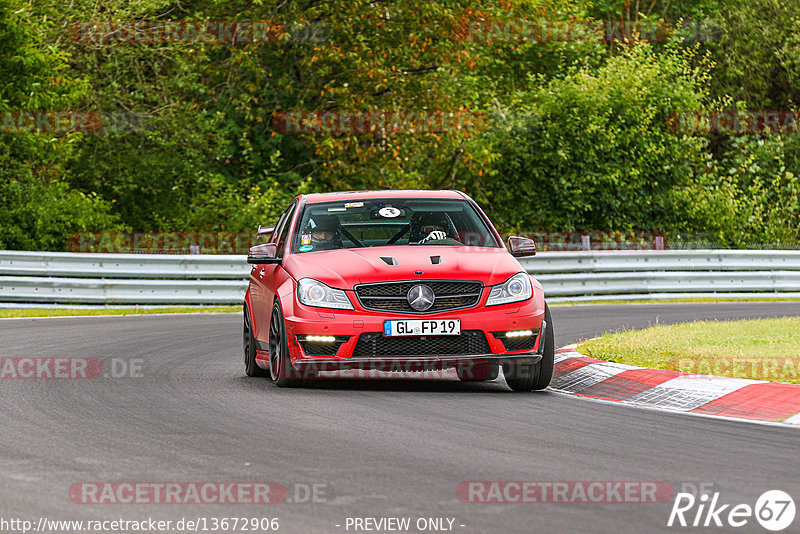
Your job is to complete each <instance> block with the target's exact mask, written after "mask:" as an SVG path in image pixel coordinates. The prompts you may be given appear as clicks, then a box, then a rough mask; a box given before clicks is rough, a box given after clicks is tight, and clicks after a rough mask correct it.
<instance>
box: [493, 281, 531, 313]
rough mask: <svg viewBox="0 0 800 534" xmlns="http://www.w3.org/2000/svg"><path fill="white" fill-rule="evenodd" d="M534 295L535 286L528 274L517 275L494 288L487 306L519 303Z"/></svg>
mask: <svg viewBox="0 0 800 534" xmlns="http://www.w3.org/2000/svg"><path fill="white" fill-rule="evenodd" d="M532 295H533V285H531V279H530V277H529V276H528V273H519V274H515V275H514V276H512V277H511V278H509V279H508V280H506V281H505V282H504V283H502V284H500V285H498V286H494V287H493V288H492V292H491V293H489V298H488V299H487V300H486V305H487V306H497V305H498V304H508V303H509V302H519V301H521V300H528V299H529V298H531V296H532Z"/></svg>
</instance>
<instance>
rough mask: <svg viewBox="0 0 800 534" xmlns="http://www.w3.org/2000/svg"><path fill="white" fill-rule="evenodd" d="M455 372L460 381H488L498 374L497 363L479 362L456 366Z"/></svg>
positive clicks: (498, 367)
mask: <svg viewBox="0 0 800 534" xmlns="http://www.w3.org/2000/svg"><path fill="white" fill-rule="evenodd" d="M456 373H457V374H458V379H459V380H461V381H462V382H488V381H489V380H494V379H495V378H497V376H498V375H499V374H500V366H499V365H491V364H489V363H479V364H476V365H470V366H460V365H459V366H457V367H456Z"/></svg>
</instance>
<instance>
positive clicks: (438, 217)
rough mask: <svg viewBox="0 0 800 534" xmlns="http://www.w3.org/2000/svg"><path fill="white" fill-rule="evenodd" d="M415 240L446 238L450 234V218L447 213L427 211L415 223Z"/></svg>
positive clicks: (421, 241) (420, 241)
mask: <svg viewBox="0 0 800 534" xmlns="http://www.w3.org/2000/svg"><path fill="white" fill-rule="evenodd" d="M414 226H415V230H414V232H413V233H414V235H415V236H416V239H414V240H415V241H417V242H419V243H420V244H421V243H427V242H428V241H434V240H436V241H441V240H446V239H448V237H449V236H450V228H451V224H450V219H449V218H448V217H447V214H445V213H427V214H425V215H423V216H422V217H421V218H420V219H419V220H418V221H417V222H416V224H415V225H414Z"/></svg>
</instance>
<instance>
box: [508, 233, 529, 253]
mask: <svg viewBox="0 0 800 534" xmlns="http://www.w3.org/2000/svg"><path fill="white" fill-rule="evenodd" d="M508 251H509V252H511V255H512V256H515V257H517V258H520V257H522V256H534V255H536V243H535V242H534V240H533V239H528V238H527V237H517V236H515V235H512V236H510V237H509V238H508Z"/></svg>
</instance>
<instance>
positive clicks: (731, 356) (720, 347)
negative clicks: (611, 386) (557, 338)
mask: <svg viewBox="0 0 800 534" xmlns="http://www.w3.org/2000/svg"><path fill="white" fill-rule="evenodd" d="M579 350H580V352H581V353H583V354H586V355H587V356H591V357H593V358H598V359H601V360H608V361H612V362H617V363H625V364H629V365H637V366H641V367H649V368H652V369H671V370H674V371H682V372H688V373H700V374H713V375H721V376H733V377H739V378H751V379H754V380H768V381H771V382H788V383H792V384H800V317H784V318H780V319H754V320H746V321H697V322H693V323H687V324H681V325H673V326H654V327H651V328H647V329H644V330H631V331H625V332H617V333H613V334H605V335H603V336H602V337H601V338H598V339H594V340H591V341H589V342H587V343H585V344H583V345H581V346H580V349H579Z"/></svg>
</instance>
